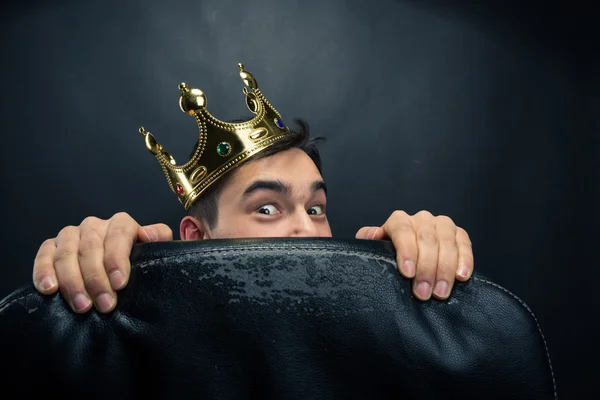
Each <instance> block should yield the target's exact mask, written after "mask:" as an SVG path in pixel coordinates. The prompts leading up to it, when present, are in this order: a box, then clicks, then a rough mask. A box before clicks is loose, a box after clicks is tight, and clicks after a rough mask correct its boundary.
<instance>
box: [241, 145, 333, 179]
mask: <svg viewBox="0 0 600 400" xmlns="http://www.w3.org/2000/svg"><path fill="white" fill-rule="evenodd" d="M257 179H265V180H282V181H286V182H288V183H290V184H292V185H294V184H297V185H302V184H306V183H312V182H314V181H317V180H322V179H323V178H322V177H321V174H320V173H319V170H318V169H317V166H316V165H315V163H314V162H313V160H312V159H311V158H310V157H309V156H308V155H307V154H306V153H305V152H304V151H302V150H300V149H297V148H292V149H289V150H284V151H281V152H279V153H276V154H274V155H272V156H268V157H264V158H260V159H258V160H253V161H249V162H247V163H245V164H244V165H242V166H241V167H239V168H237V170H236V171H235V172H233V176H232V177H231V181H230V183H231V185H236V186H238V185H245V184H249V183H251V182H252V181H254V180H257Z"/></svg>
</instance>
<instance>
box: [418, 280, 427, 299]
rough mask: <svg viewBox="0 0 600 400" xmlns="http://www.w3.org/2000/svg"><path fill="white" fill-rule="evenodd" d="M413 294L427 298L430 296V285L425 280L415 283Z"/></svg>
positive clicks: (420, 297)
mask: <svg viewBox="0 0 600 400" xmlns="http://www.w3.org/2000/svg"><path fill="white" fill-rule="evenodd" d="M415 294H416V295H417V297H418V298H419V299H421V300H427V299H428V298H430V297H431V285H430V284H429V282H427V281H422V282H419V283H418V284H417V287H416V288H415Z"/></svg>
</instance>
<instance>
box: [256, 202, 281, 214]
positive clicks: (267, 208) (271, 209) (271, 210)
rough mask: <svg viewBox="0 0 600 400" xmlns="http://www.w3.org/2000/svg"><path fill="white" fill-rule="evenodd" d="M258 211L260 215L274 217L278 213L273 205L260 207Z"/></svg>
mask: <svg viewBox="0 0 600 400" xmlns="http://www.w3.org/2000/svg"><path fill="white" fill-rule="evenodd" d="M257 211H258V213H259V214H264V215H272V214H275V213H276V212H277V208H276V207H275V206H274V205H273V204H265V205H264V206H262V207H260V208H259V209H258V210H257Z"/></svg>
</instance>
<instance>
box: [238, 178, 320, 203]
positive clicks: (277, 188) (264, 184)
mask: <svg viewBox="0 0 600 400" xmlns="http://www.w3.org/2000/svg"><path fill="white" fill-rule="evenodd" d="M310 189H311V191H312V193H316V192H318V191H319V190H322V191H324V192H325V195H327V185H326V184H325V182H324V181H314V182H313V183H311V185H310ZM258 190H270V191H272V192H276V193H281V194H285V195H286V196H289V195H290V194H291V193H292V188H291V186H290V185H289V184H288V183H284V182H282V181H280V180H274V181H267V180H258V181H254V182H253V183H252V184H251V185H250V186H248V187H247V188H246V190H244V193H243V194H242V199H244V198H247V197H248V196H250V195H251V194H252V193H254V192H256V191H258Z"/></svg>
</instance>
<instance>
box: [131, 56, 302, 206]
mask: <svg viewBox="0 0 600 400" xmlns="http://www.w3.org/2000/svg"><path fill="white" fill-rule="evenodd" d="M238 67H239V69H240V77H241V78H242V81H243V82H244V84H245V85H246V87H244V89H243V92H244V94H245V95H246V106H248V109H249V110H250V111H251V112H252V113H254V114H255V117H254V118H252V119H251V120H249V121H246V122H241V123H229V122H223V121H220V120H218V119H217V118H215V117H213V116H212V115H211V114H210V113H209V112H208V111H207V110H206V95H205V94H204V93H203V92H202V91H201V90H200V89H190V88H188V86H187V85H186V84H185V83H181V84H180V85H179V90H181V97H180V98H179V107H180V108H181V110H182V111H183V112H184V113H186V114H188V115H193V116H194V117H195V119H196V122H197V123H198V128H199V129H200V139H199V140H198V143H197V145H196V148H195V151H194V153H193V155H192V157H191V158H190V160H189V161H188V162H187V163H185V164H183V165H177V163H176V162H175V159H174V158H173V157H172V156H171V155H170V154H169V153H168V152H167V151H166V150H165V149H164V148H163V147H162V146H161V145H160V144H159V143H158V142H157V141H156V139H155V138H154V136H153V135H152V134H151V133H150V132H147V131H146V130H145V129H144V127H141V128H140V129H139V132H140V133H141V134H142V135H144V137H145V141H146V147H147V148H148V150H150V152H151V153H152V154H154V155H155V156H156V159H157V160H158V162H159V163H160V165H161V167H162V169H163V171H164V173H165V175H166V177H167V181H168V182H169V185H170V186H171V190H173V192H174V193H175V194H176V195H177V197H178V199H179V202H180V203H181V204H183V206H184V207H185V209H186V210H189V208H190V207H191V206H192V204H194V202H195V201H196V200H197V199H198V197H199V196H200V195H201V194H202V193H204V191H206V189H207V188H208V187H210V185H212V184H213V183H215V182H216V181H217V180H218V179H219V178H220V177H222V176H223V175H224V174H226V173H227V172H229V171H231V170H233V169H235V168H237V167H238V166H240V165H241V164H243V163H244V162H245V161H248V159H250V158H251V157H252V156H253V155H255V154H257V153H260V152H261V151H263V150H265V149H267V148H269V147H270V146H271V145H273V144H274V143H276V142H277V141H278V140H280V139H282V138H284V137H286V136H287V135H290V134H291V133H290V130H289V129H288V127H287V126H286V125H285V124H284V123H283V120H282V118H281V115H280V114H279V113H278V112H277V110H276V109H275V108H274V107H273V106H272V105H271V104H270V103H269V102H268V101H267V99H266V98H265V96H264V95H263V94H262V93H261V91H260V89H259V88H258V85H257V84H256V79H254V77H253V76H252V75H251V74H250V73H249V72H247V71H245V70H244V66H243V65H242V64H238Z"/></svg>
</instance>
